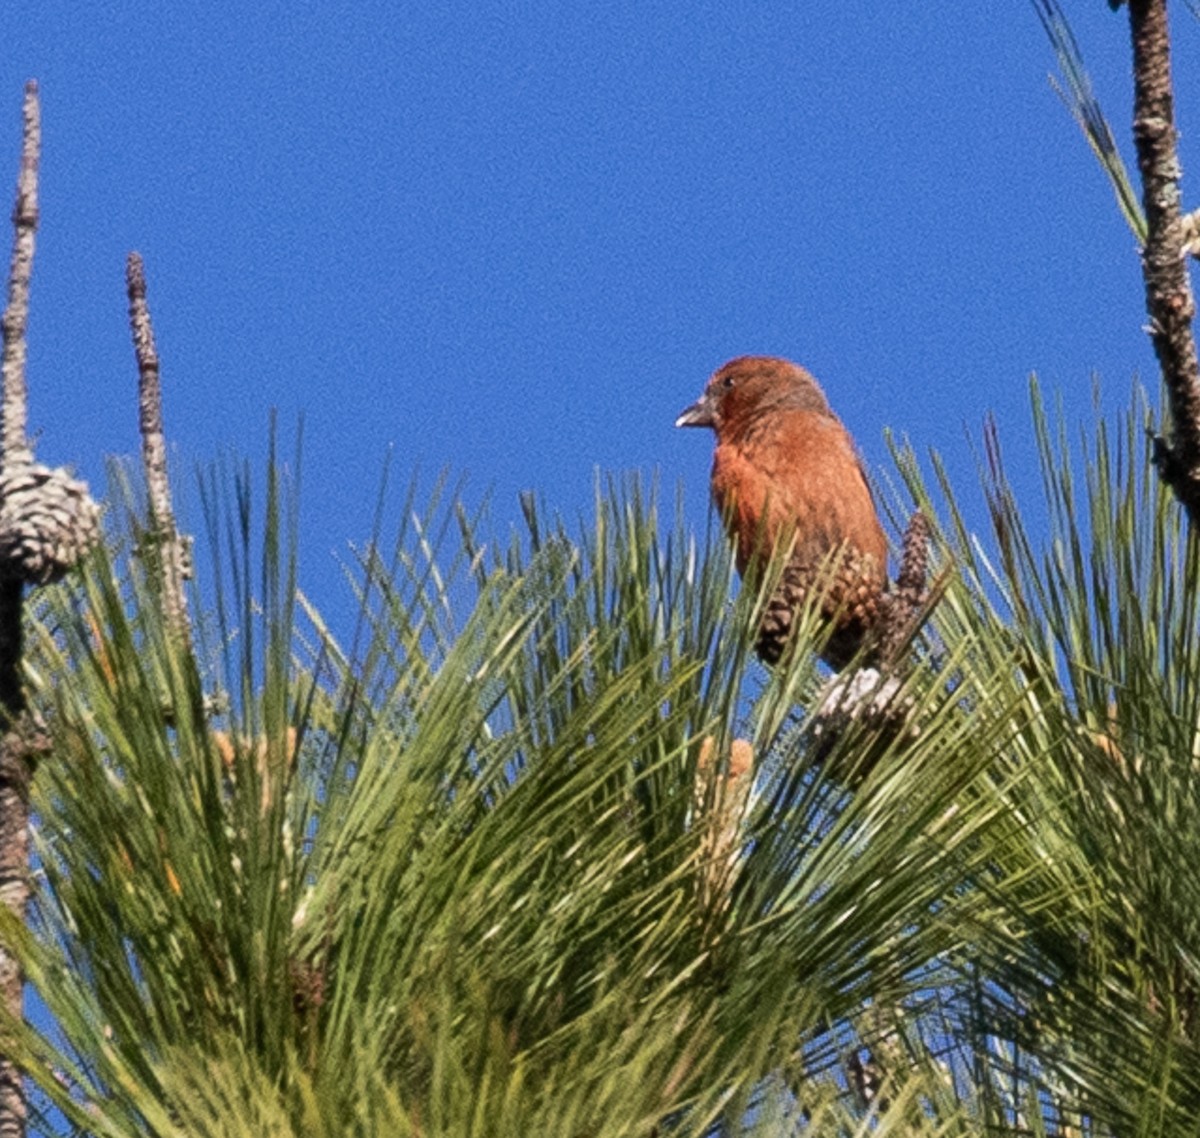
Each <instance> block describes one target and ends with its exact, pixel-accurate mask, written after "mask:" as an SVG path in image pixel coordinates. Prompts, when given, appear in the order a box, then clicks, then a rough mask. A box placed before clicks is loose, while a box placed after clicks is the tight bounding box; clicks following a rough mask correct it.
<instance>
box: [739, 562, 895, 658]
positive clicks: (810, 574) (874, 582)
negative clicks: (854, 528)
mask: <svg viewBox="0 0 1200 1138" xmlns="http://www.w3.org/2000/svg"><path fill="white" fill-rule="evenodd" d="M827 582H828V588H827V589H826V592H825V598H824V602H823V604H822V606H821V611H822V615H823V616H824V617H825V618H826V619H827V620H828V621H830V622H832V623H834V624H835V628H834V631H833V633H832V635H831V636H830V638H829V641H828V642H827V643H826V645H825V648H824V650H823V651H822V653H821V658H822V659H823V660H824V661H825V662H826V663H827V664H828V665H829V666H830V667H831V668H834V669H835V670H837V671H841V669H842V668H844V667H845V666H846V665H847V664H848V663H849V662H850V660H851V658H852V657H853V656H854V655H855V653H857V652H858V650H859V649H860V648H861V647H862V645H863V642H864V640H865V639H866V638H867V636H868V635H869V634H870V633H871V632H872V630H873V629H874V627H875V624H876V622H877V620H878V619H879V616H880V613H881V612H882V609H883V606H884V600H885V590H886V587H887V581H886V578H885V577H884V575H883V573H882V572H881V571H880V569H879V568H878V567H877V566H876V565H875V561H874V559H873V558H870V557H865V558H864V557H863V555H861V554H859V553H858V552H857V551H855V550H847V551H846V552H845V553H844V554H843V555H842V558H841V561H840V563H839V564H837V566H836V568H835V570H834V572H833V576H832V579H831V578H830V576H829V570H828V569H826V567H825V566H821V565H816V566H814V565H812V564H811V563H809V562H806V561H801V560H798V559H795V560H792V561H791V562H789V564H788V565H787V567H786V568H785V569H784V571H783V575H782V576H781V577H780V579H779V584H778V586H776V589H775V592H774V593H773V594H772V596H771V599H770V600H769V601H768V602H767V607H766V610H765V611H764V613H763V616H762V620H761V622H760V623H759V626H758V640H757V642H756V643H755V648H756V650H757V652H758V656H759V659H760V660H762V661H763V663H765V664H770V665H774V664H777V663H778V662H779V661H780V660H781V659H782V658H783V655H784V652H785V651H786V650H787V648H788V645H789V644H790V642H791V640H792V631H793V625H794V624H795V620H796V613H797V612H798V611H799V610H800V609H801V608H802V607H803V606H804V604H805V601H806V600H807V598H808V595H809V593H810V592H811V591H812V589H813V588H814V587H818V588H825V586H826V583H827Z"/></svg>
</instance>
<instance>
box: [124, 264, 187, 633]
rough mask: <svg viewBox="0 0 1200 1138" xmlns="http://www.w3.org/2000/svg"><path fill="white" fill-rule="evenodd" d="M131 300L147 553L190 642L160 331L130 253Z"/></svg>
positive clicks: (172, 615) (170, 612) (176, 623)
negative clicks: (167, 431)
mask: <svg viewBox="0 0 1200 1138" xmlns="http://www.w3.org/2000/svg"><path fill="white" fill-rule="evenodd" d="M125 283H126V288H127V291H128V296H129V329H130V332H131V333H132V335H133V350H134V354H135V355H136V356H137V366H138V422H139V425H140V428H141V433H142V463H143V466H144V467H145V472H146V490H147V494H148V496H149V499H150V535H149V537H150V541H149V543H148V545H147V547H146V548H145V549H144V551H143V552H144V553H146V554H147V555H148V561H149V562H150V563H151V564H152V565H153V570H152V571H153V572H155V573H156V574H157V576H158V583H159V586H160V589H161V598H162V608H163V616H164V617H165V619H166V621H167V625H168V627H169V628H171V629H172V631H173V632H175V633H176V634H177V635H178V636H181V637H183V638H184V639H186V638H187V636H188V617H187V598H186V596H185V595H184V591H183V582H184V581H185V580H187V579H188V578H189V577H190V576H191V555H190V549H189V544H188V541H187V539H186V538H185V537H183V536H182V535H181V534H180V533H179V532H178V530H177V529H176V526H175V513H174V510H173V509H172V506H171V486H170V482H169V481H168V479H167V447H166V440H165V438H164V435H163V411H162V383H161V379H160V373H159V362H158V349H157V348H156V347H155V344H154V326H153V324H152V323H151V322H150V309H149V308H148V307H147V304H146V269H145V266H144V265H143V263H142V258H141V255H140V254H138V253H130V254H129V258H128V260H127V262H126V266H125Z"/></svg>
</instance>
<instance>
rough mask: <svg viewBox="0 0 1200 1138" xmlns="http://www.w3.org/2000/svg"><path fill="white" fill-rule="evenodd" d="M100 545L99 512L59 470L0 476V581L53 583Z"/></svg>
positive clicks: (38, 467) (19, 468)
mask: <svg viewBox="0 0 1200 1138" xmlns="http://www.w3.org/2000/svg"><path fill="white" fill-rule="evenodd" d="M99 539H100V509H99V507H98V506H97V505H96V503H95V502H94V501H93V500H92V498H91V496H90V495H89V494H88V488H87V483H86V482H81V481H80V480H79V479H77V478H72V477H71V475H70V474H69V473H68V472H67V471H66V470H65V469H63V468H62V467H56V468H55V469H53V470H52V469H51V468H50V467H48V466H43V465H42V464H41V463H40V462H31V463H21V464H19V465H14V466H10V467H8V468H7V469H5V470H4V471H2V472H0V575H3V576H6V577H9V578H10V579H11V578H12V577H18V578H20V579H21V580H23V581H26V582H28V583H30V584H34V585H45V584H49V583H50V582H51V581H57V580H58V579H59V578H61V577H62V576H63V574H65V573H66V571H67V570H68V569H70V568H71V566H72V565H74V564H75V563H76V562H77V561H78V560H79V559H80V558H81V557H82V556H83V555H84V554H85V553H86V552H87V551H88V550H89V549H90V548H91V547H92V546H93V545H95V544H96V542H97V541H99Z"/></svg>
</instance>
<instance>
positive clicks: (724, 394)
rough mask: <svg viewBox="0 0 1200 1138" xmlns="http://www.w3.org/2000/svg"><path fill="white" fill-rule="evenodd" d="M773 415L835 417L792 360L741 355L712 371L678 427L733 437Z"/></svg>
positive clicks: (817, 388) (818, 389)
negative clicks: (802, 413) (808, 413)
mask: <svg viewBox="0 0 1200 1138" xmlns="http://www.w3.org/2000/svg"><path fill="white" fill-rule="evenodd" d="M775 411H816V412H818V413H820V414H824V415H830V414H832V412H831V411H830V409H829V402H828V401H827V400H826V398H825V393H824V392H823V391H822V390H821V386H820V384H818V383H817V381H816V380H815V379H813V377H812V376H811V375H809V374H808V372H806V371H805V370H804V369H803V368H802V367H800V366H799V365H797V364H794V363H792V362H791V360H784V359H779V358H778V357H776V356H739V357H738V358H737V359H735V360H730V361H729V363H727V364H725V365H724V366H723V367H720V368H718V369H717V370H716V371H715V372H714V373H713V376H712V378H711V379H710V380H709V381H708V383H707V385H706V386H705V388H704V394H703V395H701V396H700V398H699V399H697V400H696V402H695V403H693V404H692V405H691V406H690V407H688V408H687V409H686V410H684V411H683V412H682V413H681V414H680V416H679V418H678V419H676V420H675V426H677V427H712V429H713V430H714V431H716V433H717V435H718V436H725V437H729V436H731V435H733V434H736V433H737V432H739V431H740V430H742V429H744V428H748V427H750V426H752V425H753V424H754V422H755V421H756V420H757V419H758V418H759V416H761V415H766V414H770V413H772V412H775Z"/></svg>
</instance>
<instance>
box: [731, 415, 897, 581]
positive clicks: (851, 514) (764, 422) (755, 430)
mask: <svg viewBox="0 0 1200 1138" xmlns="http://www.w3.org/2000/svg"><path fill="white" fill-rule="evenodd" d="M712 493H713V499H714V501H715V502H716V504H717V508H718V509H719V510H721V512H722V514H723V515H724V516H726V517H727V518H728V520H729V525H730V529H731V532H732V534H733V535H734V537H735V539H736V544H737V565H738V569H739V571H742V572H744V571H745V569H746V566H747V565H748V564H749V562H750V560H751V558H752V557H753V555H754V553H755V551H756V550H758V551H762V552H763V553H764V554H769V553H770V552H771V550H772V549H774V547H775V544H776V543H777V542H778V541H780V540H782V539H783V538H784V537H785V536H786V534H787V533H788V532H789V531H793V530H794V532H795V537H794V543H793V548H794V550H795V552H796V554H797V555H798V556H799V557H801V558H803V559H804V560H810V559H811V560H812V561H813V562H814V563H819V562H820V561H821V560H823V558H824V557H825V556H826V555H827V554H828V553H829V552H830V551H831V550H832V549H834V548H836V547H838V546H840V545H842V544H845V545H847V546H849V547H852V548H854V549H857V550H858V551H859V552H861V553H865V554H869V555H870V556H871V557H872V558H873V560H874V568H875V570H876V571H877V573H878V576H879V580H880V582H882V580H883V576H884V570H885V566H886V564H887V539H886V537H885V536H884V533H883V530H882V528H881V527H880V524H879V519H878V517H877V515H876V513H875V507H874V503H873V502H872V500H871V493H870V490H869V488H868V486H867V482H866V478H865V476H864V475H863V472H862V467H861V465H860V464H859V460H858V455H857V454H856V453H855V450H854V444H853V443H852V442H851V441H850V437H849V436H848V435H847V433H846V430H845V428H844V427H843V426H842V424H841V423H840V422H839V421H838V420H837V419H836V418H834V417H833V416H831V415H827V414H822V413H819V412H814V411H798V410H796V411H781V410H777V411H774V412H772V413H768V414H765V415H763V416H761V417H760V419H759V420H758V421H756V422H754V423H752V424H748V425H747V429H745V430H740V431H738V432H737V433H736V435H734V437H732V438H719V439H718V443H717V448H716V452H715V453H714V456H713V470H712Z"/></svg>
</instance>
